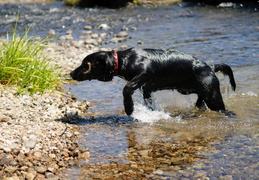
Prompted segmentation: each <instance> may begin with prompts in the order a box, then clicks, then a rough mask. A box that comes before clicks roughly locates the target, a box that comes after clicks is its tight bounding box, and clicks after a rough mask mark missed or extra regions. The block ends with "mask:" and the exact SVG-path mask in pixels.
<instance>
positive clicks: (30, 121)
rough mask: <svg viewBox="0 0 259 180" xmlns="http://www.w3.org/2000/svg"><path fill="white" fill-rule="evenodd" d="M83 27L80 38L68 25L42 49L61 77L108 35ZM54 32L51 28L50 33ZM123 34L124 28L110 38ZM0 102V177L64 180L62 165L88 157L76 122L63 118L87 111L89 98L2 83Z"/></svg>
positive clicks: (9, 178) (53, 34) (95, 49)
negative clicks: (23, 91) (18, 89)
mask: <svg viewBox="0 0 259 180" xmlns="http://www.w3.org/2000/svg"><path fill="white" fill-rule="evenodd" d="M85 29H86V32H85V36H83V37H81V39H80V40H78V41H74V40H73V32H72V31H71V30H69V31H67V33H66V35H65V36H62V37H59V41H58V43H55V42H51V43H49V44H48V46H47V47H46V49H45V52H46V54H48V57H49V58H50V63H51V64H52V65H53V66H54V65H55V66H57V67H59V68H60V70H61V71H62V72H64V77H63V78H64V79H66V78H67V77H69V76H68V75H67V74H68V73H69V72H70V71H71V70H72V69H73V68H75V67H76V66H77V65H78V64H80V63H81V61H82V59H83V58H84V57H85V56H86V55H87V54H89V53H92V52H95V51H98V50H100V45H101V44H102V43H103V42H104V39H105V36H106V34H95V33H93V32H92V31H91V29H92V27H91V26H88V27H85ZM55 34H56V33H55V31H53V30H50V31H49V35H50V36H55ZM126 37H127V32H126V31H123V32H121V33H120V34H117V35H116V36H115V37H113V38H112V39H111V40H110V41H109V42H117V41H122V40H125V39H126ZM103 50H107V49H103ZM64 82H66V81H65V80H64ZM0 102H1V104H0V179H1V180H2V179H4V180H16V179H28V180H33V179H41V180H42V179H61V178H62V179H64V178H65V177H64V176H65V175H64V170H65V169H66V168H68V167H71V166H74V165H78V166H79V165H80V164H79V162H80V160H82V159H88V158H89V156H90V153H89V152H88V149H87V148H84V147H80V146H79V144H78V143H77V140H78V138H79V137H80V132H79V131H80V127H78V126H76V125H72V124H68V123H63V122H64V121H65V122H69V121H70V119H71V118H73V117H74V115H75V114H79V115H82V114H84V113H86V112H87V109H88V107H89V105H90V104H89V102H83V101H77V100H76V98H75V97H73V96H71V95H69V94H68V93H67V92H45V93H44V94H34V95H28V94H22V95H17V94H16V89H15V87H4V86H0ZM59 120H61V121H59Z"/></svg>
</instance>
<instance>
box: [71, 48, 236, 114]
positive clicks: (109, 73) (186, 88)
mask: <svg viewBox="0 0 259 180" xmlns="http://www.w3.org/2000/svg"><path fill="white" fill-rule="evenodd" d="M218 71H220V72H222V73H223V74H224V75H228V76H229V79H230V84H231V86H232V89H233V90H235V88H236V83H235V79H234V75H233V72H232V69H231V68H230V67H229V66H228V65H226V64H214V65H208V64H206V63H205V62H203V61H201V60H198V59H197V58H195V57H193V56H191V55H188V54H186V53H183V52H179V51H174V50H161V49H138V48H130V49H127V50H124V51H100V52H96V53H93V54H90V55H88V56H86V57H85V58H84V60H83V62H82V64H81V65H80V66H79V67H78V68H76V69H75V70H74V71H72V72H71V73H70V75H71V77H72V78H73V79H74V80H77V81H84V80H92V79H96V80H99V81H111V80H112V79H113V77H114V76H119V77H122V78H123V79H125V80H127V81H128V83H127V84H126V86H125V87H124V89H123V97H124V108H125V112H126V114H127V115H131V114H132V112H133V110H134V104H133V100H132V94H133V93H134V91H135V90H136V89H138V88H139V89H141V90H142V92H143V98H144V102H145V104H146V105H147V106H148V107H150V108H152V98H151V93H152V92H155V91H158V90H165V89H172V90H174V89H175V90H177V91H178V92H180V93H181V94H191V93H196V94H197V95H198V99H197V102H196V106H197V107H198V108H204V107H205V104H206V105H207V107H208V108H209V109H211V110H213V111H218V112H226V109H225V105H224V102H223V99H222V96H221V93H220V85H219V80H218V78H217V77H216V75H215V72H218Z"/></svg>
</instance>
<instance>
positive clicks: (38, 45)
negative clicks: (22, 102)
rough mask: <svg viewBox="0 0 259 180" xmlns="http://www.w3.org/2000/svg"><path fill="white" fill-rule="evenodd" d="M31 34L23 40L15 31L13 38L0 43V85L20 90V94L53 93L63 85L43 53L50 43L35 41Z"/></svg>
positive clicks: (23, 37)
mask: <svg viewBox="0 0 259 180" xmlns="http://www.w3.org/2000/svg"><path fill="white" fill-rule="evenodd" d="M29 30H30V28H28V29H27V30H25V32H24V34H23V35H21V37H20V36H19V34H18V32H17V31H16V28H14V29H13V32H12V35H11V37H9V36H8V37H7V40H0V84H1V85H2V86H17V89H18V92H17V93H19V94H20V93H22V92H29V93H31V94H32V93H35V92H40V93H43V92H44V91H45V90H49V89H51V90H54V89H56V88H57V87H58V86H59V84H60V79H59V72H57V71H56V70H55V67H51V66H50V64H49V60H48V57H47V56H46V55H44V53H43V49H44V48H45V46H46V44H47V43H48V41H49V39H48V38H42V39H41V40H35V39H34V37H33V36H28V33H29Z"/></svg>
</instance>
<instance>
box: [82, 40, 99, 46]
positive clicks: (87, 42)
mask: <svg viewBox="0 0 259 180" xmlns="http://www.w3.org/2000/svg"><path fill="white" fill-rule="evenodd" d="M85 43H86V44H91V45H94V46H98V44H99V43H98V42H97V41H96V40H95V39H86V40H85Z"/></svg>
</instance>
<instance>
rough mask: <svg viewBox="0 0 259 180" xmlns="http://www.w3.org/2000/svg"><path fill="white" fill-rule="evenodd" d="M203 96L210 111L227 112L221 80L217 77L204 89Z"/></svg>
mask: <svg viewBox="0 0 259 180" xmlns="http://www.w3.org/2000/svg"><path fill="white" fill-rule="evenodd" d="M201 96H202V98H203V100H204V102H205V103H206V104H207V106H208V108H209V109H211V110H213V111H225V105H224V102H223V98H222V96H221V93H220V88H219V80H218V78H217V77H216V76H215V77H214V78H213V79H212V81H211V83H210V84H206V85H205V87H203V91H202V93H201ZM198 100H199V98H198Z"/></svg>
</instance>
